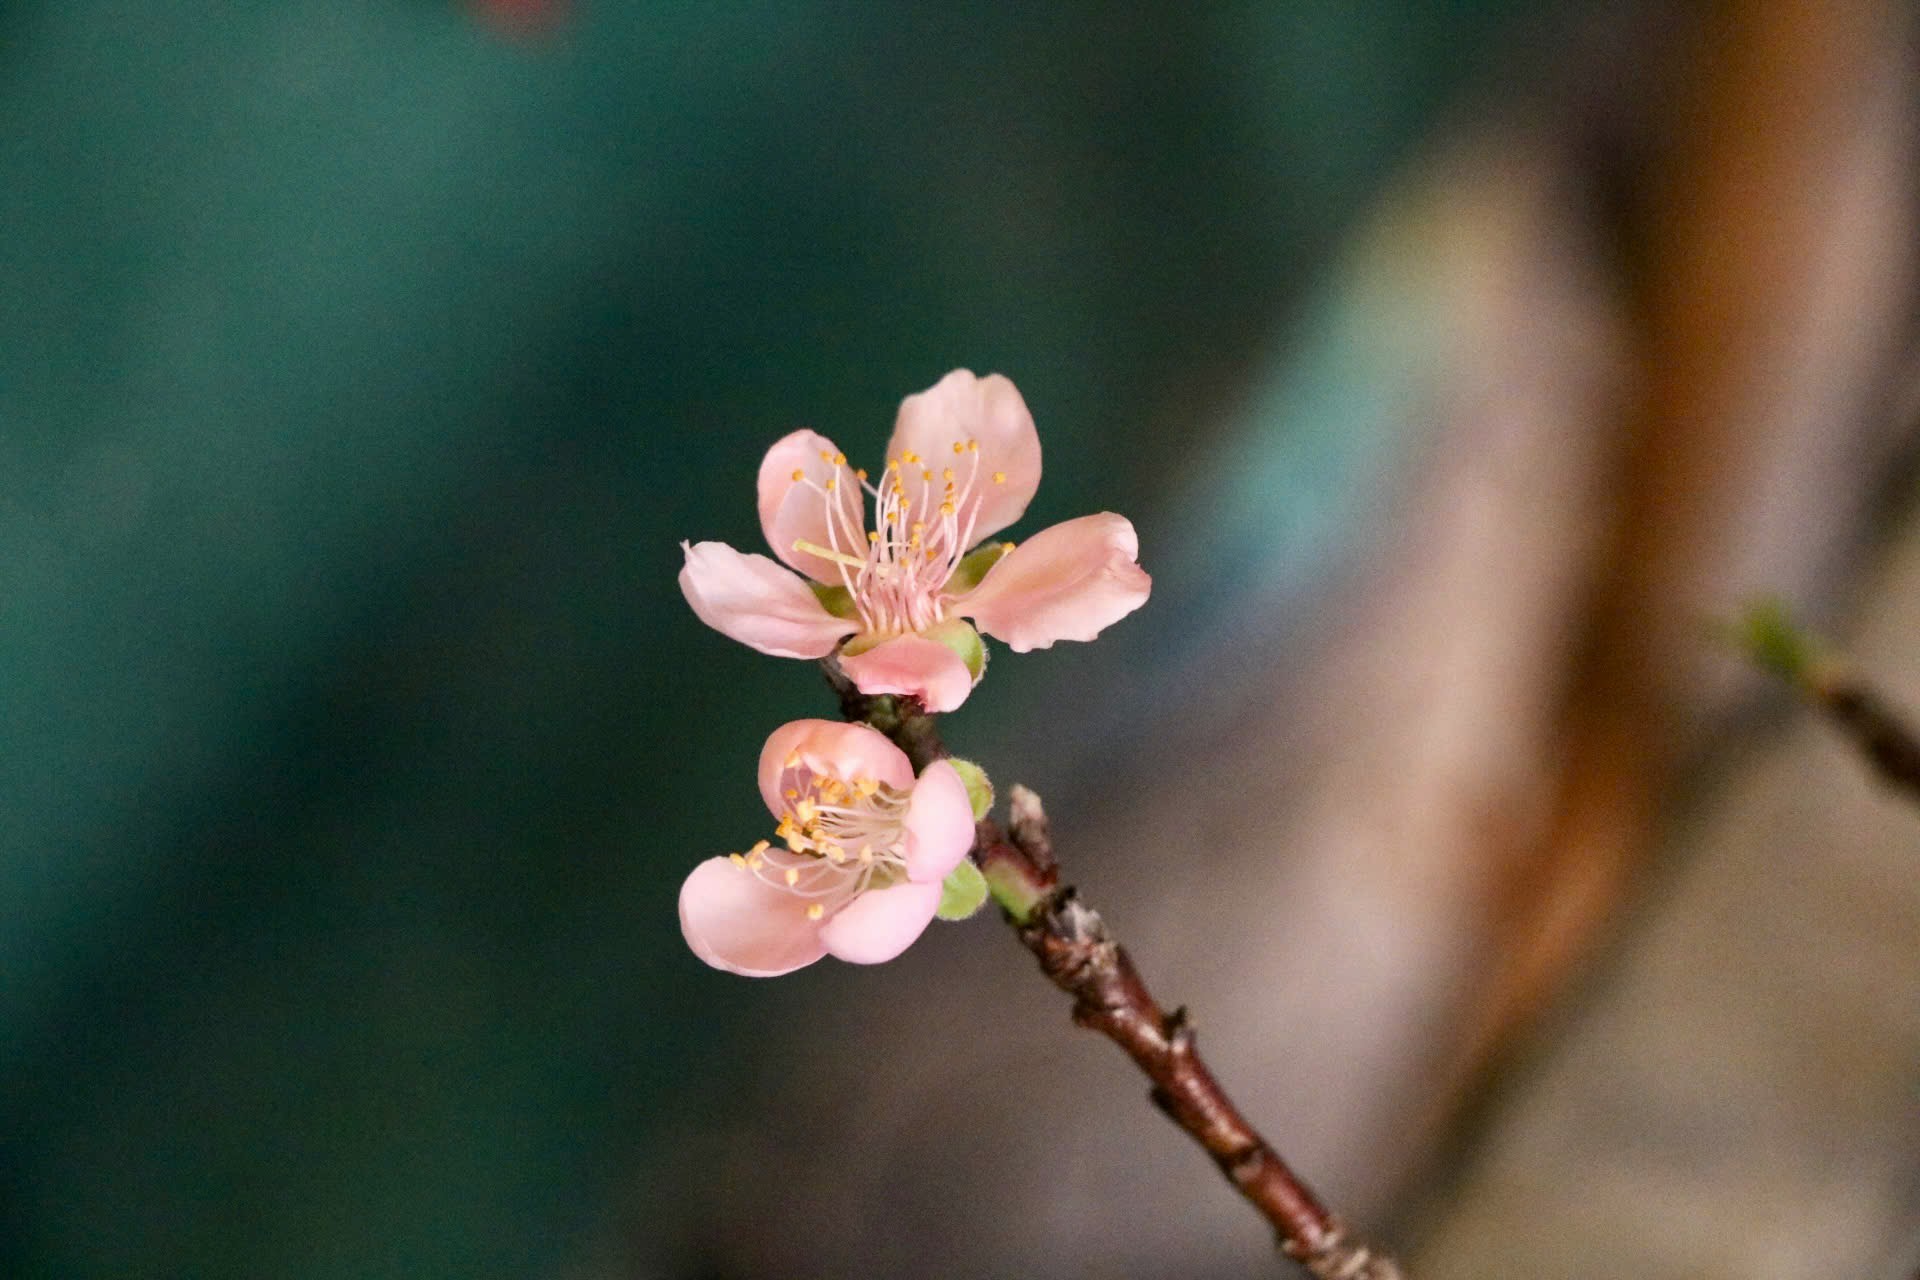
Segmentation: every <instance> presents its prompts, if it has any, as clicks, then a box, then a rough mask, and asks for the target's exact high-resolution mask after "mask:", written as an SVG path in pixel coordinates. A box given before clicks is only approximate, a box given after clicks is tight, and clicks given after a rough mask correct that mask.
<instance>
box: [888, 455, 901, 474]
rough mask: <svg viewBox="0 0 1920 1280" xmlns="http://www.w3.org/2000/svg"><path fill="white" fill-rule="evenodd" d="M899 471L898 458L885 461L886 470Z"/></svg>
mask: <svg viewBox="0 0 1920 1280" xmlns="http://www.w3.org/2000/svg"><path fill="white" fill-rule="evenodd" d="M899 469H900V459H898V458H888V459H887V470H889V471H898V470H899Z"/></svg>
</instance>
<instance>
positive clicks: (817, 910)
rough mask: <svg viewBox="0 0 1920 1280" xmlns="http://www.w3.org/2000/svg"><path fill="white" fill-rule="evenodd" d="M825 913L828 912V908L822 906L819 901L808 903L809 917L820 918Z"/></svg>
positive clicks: (810, 918)
mask: <svg viewBox="0 0 1920 1280" xmlns="http://www.w3.org/2000/svg"><path fill="white" fill-rule="evenodd" d="M825 914H827V909H826V908H825V907H823V906H821V905H820V904H819V903H817V902H809V903H808V904H807V919H809V920H818V919H819V918H820V917H821V916H824V915H825Z"/></svg>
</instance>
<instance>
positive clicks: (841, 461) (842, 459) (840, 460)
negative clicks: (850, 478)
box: [831, 453, 847, 467]
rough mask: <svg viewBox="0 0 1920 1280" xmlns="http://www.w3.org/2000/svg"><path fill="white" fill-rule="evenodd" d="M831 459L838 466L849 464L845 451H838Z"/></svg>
mask: <svg viewBox="0 0 1920 1280" xmlns="http://www.w3.org/2000/svg"><path fill="white" fill-rule="evenodd" d="M831 461H832V463H833V465H834V466H836V467H844V466H846V465H847V455H846V454H844V453H836V454H834V455H833V457H832V459H831Z"/></svg>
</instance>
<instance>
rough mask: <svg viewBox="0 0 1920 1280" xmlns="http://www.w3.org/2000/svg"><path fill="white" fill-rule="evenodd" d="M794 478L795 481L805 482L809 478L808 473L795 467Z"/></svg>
mask: <svg viewBox="0 0 1920 1280" xmlns="http://www.w3.org/2000/svg"><path fill="white" fill-rule="evenodd" d="M793 478H794V479H795V480H805V479H806V478H807V473H806V472H804V471H802V470H801V469H800V468H798V467H795V468H794V469H793Z"/></svg>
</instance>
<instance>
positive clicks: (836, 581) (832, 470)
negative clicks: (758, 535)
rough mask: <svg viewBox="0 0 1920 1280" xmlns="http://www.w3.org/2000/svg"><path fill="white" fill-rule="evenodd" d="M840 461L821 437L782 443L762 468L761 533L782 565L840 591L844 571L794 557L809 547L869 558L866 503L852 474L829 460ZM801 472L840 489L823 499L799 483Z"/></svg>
mask: <svg viewBox="0 0 1920 1280" xmlns="http://www.w3.org/2000/svg"><path fill="white" fill-rule="evenodd" d="M822 455H825V456H822ZM838 456H840V451H839V450H838V449H836V448H835V447H834V444H833V441H831V440H829V439H827V438H826V437H825V436H823V435H821V434H820V433H819V432H818V431H795V432H793V433H792V434H791V435H787V436H783V437H781V439H780V441H779V442H778V443H777V444H775V445H774V446H773V448H771V449H769V450H767V456H766V457H765V458H763V459H761V462H760V531H761V532H762V533H764V534H766V535H767V545H768V546H769V547H772V548H773V554H774V555H776V556H778V557H780V559H781V561H782V562H783V563H785V564H789V565H792V566H793V567H794V568H796V569H798V570H799V571H800V572H802V573H804V574H806V575H807V576H808V577H809V578H812V579H813V580H814V581H815V582H824V583H826V584H827V585H829V586H839V585H841V568H840V566H839V565H837V564H835V563H834V562H833V561H831V560H824V559H822V558H821V557H819V556H816V555H810V554H808V553H807V552H804V551H795V550H794V549H793V544H794V543H795V542H796V541H804V542H811V543H813V544H814V545H815V546H820V547H831V548H833V549H834V550H837V551H844V552H846V553H847V554H848V555H853V556H861V557H864V556H865V555H866V554H867V526H866V498H865V496H864V494H863V492H862V491H861V488H860V482H859V481H858V480H857V479H855V478H854V474H853V472H852V471H851V470H850V469H848V468H847V467H846V466H845V465H843V464H836V463H833V462H829V461H828V460H827V459H829V458H834V457H838ZM796 471H799V472H802V473H804V474H805V475H806V477H807V478H808V479H809V480H811V481H813V484H814V485H819V486H822V487H824V486H825V485H826V483H827V482H828V481H829V480H837V484H836V485H835V487H834V489H833V492H832V493H831V494H830V495H829V494H822V493H820V492H819V491H818V490H816V489H815V488H813V487H812V486H810V485H808V484H806V483H804V482H803V481H799V480H795V479H794V478H793V473H794V472H796ZM829 498H831V501H829Z"/></svg>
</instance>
